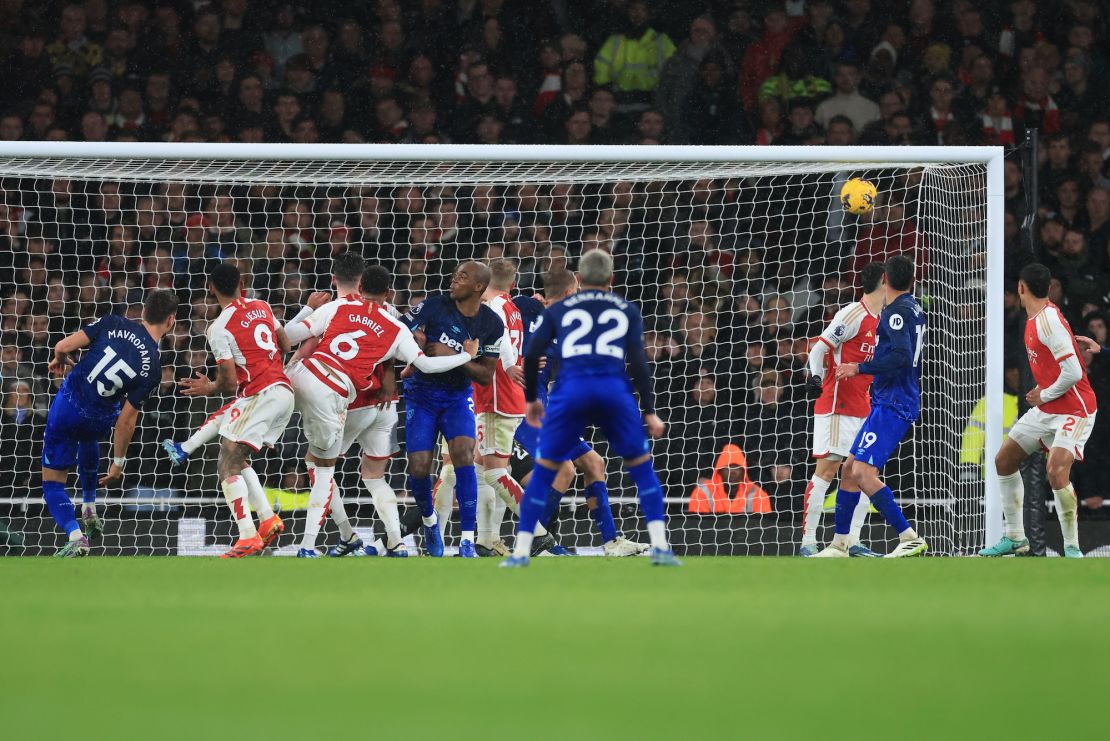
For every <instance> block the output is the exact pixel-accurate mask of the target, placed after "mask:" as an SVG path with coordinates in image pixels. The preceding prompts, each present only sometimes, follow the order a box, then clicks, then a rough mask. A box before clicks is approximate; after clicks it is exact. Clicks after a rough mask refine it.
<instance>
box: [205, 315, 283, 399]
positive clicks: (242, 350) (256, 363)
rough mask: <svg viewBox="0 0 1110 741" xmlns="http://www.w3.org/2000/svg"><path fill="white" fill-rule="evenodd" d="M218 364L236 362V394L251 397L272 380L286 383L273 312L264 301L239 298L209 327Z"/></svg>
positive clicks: (269, 384) (210, 339)
mask: <svg viewBox="0 0 1110 741" xmlns="http://www.w3.org/2000/svg"><path fill="white" fill-rule="evenodd" d="M208 346H209V347H210V348H211V349H212V354H213V355H214V356H215V358H216V362H217V363H235V370H236V375H237V376H238V378H239V391H238V394H239V396H253V395H254V394H257V393H258V392H259V391H261V390H262V389H264V388H266V387H267V386H273V385H274V384H275V383H281V384H285V385H286V386H288V385H289V379H288V378H286V377H285V368H284V367H283V365H282V356H281V350H280V349H279V348H278V346H277V332H276V324H275V322H274V312H273V310H272V309H271V308H270V305H269V304H268V303H266V302H265V301H258V300H256V299H247V298H239V299H236V300H235V301H233V302H231V303H230V304H228V306H227V308H225V309H224V310H223V311H221V312H220V315H219V316H218V317H216V321H214V322H212V324H211V326H209V328H208Z"/></svg>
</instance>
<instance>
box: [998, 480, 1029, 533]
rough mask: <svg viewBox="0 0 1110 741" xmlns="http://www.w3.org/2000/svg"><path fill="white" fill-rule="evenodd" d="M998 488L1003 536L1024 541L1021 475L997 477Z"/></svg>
mask: <svg viewBox="0 0 1110 741" xmlns="http://www.w3.org/2000/svg"><path fill="white" fill-rule="evenodd" d="M998 487H999V488H1000V489H1001V490H1002V517H1003V520H1004V521H1005V526H1006V532H1005V535H1006V537H1007V538H1009V539H1010V540H1025V513H1024V512H1023V511H1022V508H1023V507H1024V506H1025V482H1024V481H1023V480H1022V478H1021V473H1017V472H1015V473H1011V474H1010V475H1009V476H999V477H998Z"/></svg>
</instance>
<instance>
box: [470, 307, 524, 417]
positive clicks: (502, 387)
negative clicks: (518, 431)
mask: <svg viewBox="0 0 1110 741" xmlns="http://www.w3.org/2000/svg"><path fill="white" fill-rule="evenodd" d="M486 305H487V306H489V307H490V308H491V309H493V311H494V313H495V314H497V317H498V318H499V319H500V320H501V323H502V324H504V325H505V335H506V336H507V337H508V345H509V346H510V347H511V348H512V352H514V353H515V354H516V357H515V358H513V363H512V364H513V365H523V363H524V361H523V356H524V346H523V345H524V321H523V320H522V319H521V318H520V309H518V308H516V304H514V303H513V302H512V299H510V298H509V294H507V293H502V294H501V295H499V296H494V297H493V298H491V299H490V300H489V301H487V302H486ZM501 344H502V353H504V352H505V344H506V343H505V342H502V343H501ZM524 406H525V402H524V387H523V386H521V385H520V384H519V383H517V382H516V381H514V380H513V379H512V378H510V377H509V374H508V372H507V371H506V370H505V366H504V365H502V364H501V361H500V359H499V360H498V362H497V368H496V370H494V372H493V380H492V381H491V382H490V384H489V385H488V386H482V385H481V384H477V383H476V384H474V410H475V411H476V412H477V413H478V414H484V413H489V412H493V413H494V414H500V415H501V416H503V417H523V416H524Z"/></svg>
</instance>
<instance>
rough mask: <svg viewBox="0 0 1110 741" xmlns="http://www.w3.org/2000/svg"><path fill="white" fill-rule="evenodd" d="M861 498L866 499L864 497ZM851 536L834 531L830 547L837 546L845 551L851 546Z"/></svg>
mask: <svg viewBox="0 0 1110 741" xmlns="http://www.w3.org/2000/svg"><path fill="white" fill-rule="evenodd" d="M861 498H862V499H866V497H861ZM851 537H852V536H851V535H841V534H840V533H834V534H833V539H832V547H833V548H839V549H840V550H842V551H847V550H848V549H849V548H851V547H852V543H851V541H850V538H851Z"/></svg>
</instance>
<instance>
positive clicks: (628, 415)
mask: <svg viewBox="0 0 1110 741" xmlns="http://www.w3.org/2000/svg"><path fill="white" fill-rule="evenodd" d="M544 354H550V355H557V357H558V359H559V372H558V375H557V376H556V379H555V385H554V387H553V388H552V389H551V400H550V405H549V407H548V410H547V415H546V416H545V417H544V422H543V426H542V428H541V429H540V435H539V445H538V448H537V451H536V453H537V457H539V458H545V459H548V460H553V461H560V460H568V459H569V458H570V456H571V455H573V453H574V451H575V450H577V449H578V447H579V444H580V443H581V435H582V431H583V430H584V428H585V427H586V426H587V425H597V426H599V427H601V429H602V431H603V432H604V433H605V436H606V437H607V438H608V439H609V443H610V447H611V448H612V450H613V451H614V452H615V453H616V454H617V455H619V456H621V457H623V458H635V457H638V456H640V455H643V454H645V453H647V452H648V450H649V447H648V442H647V436H646V434H645V432H644V427H643V421H642V419H641V416H640V408H642V409H643V411H644V413H652V412H654V402H653V397H652V390H651V371H650V369H649V368H648V364H647V356H646V354H645V353H644V338H643V318H642V317H641V315H640V310H639V309H637V308H636V306H635V305H634V304H632V303H631V302H629V301H626V300H625V299H623V298H621V297H620V296H618V295H616V294H615V293H612V292H610V291H602V290H587V291H580V292H579V293H576V294H574V295H573V296H570V297H568V298H565V299H563V300H562V301H559V302H558V303H555V304H553V305H552V306H550V307H548V309H547V310H546V311H545V312H544V313H543V315H542V317H541V318H540V321H539V323H538V324H537V326H536V328H535V331H534V332H533V334H532V337H531V339H530V341H529V343H528V347H527V348H526V349H525V351H524V358H525V361H524V375H525V396H526V398H527V399H528V400H529V401H533V400H535V399H536V398H537V396H538V393H539V388H538V386H539V383H538V381H539V359H540V358H541V357H543V356H544ZM630 376H631V379H630ZM630 380H631V381H632V383H629V381H630ZM633 385H635V388H636V390H637V391H638V392H639V394H640V403H639V405H637V404H636V398H635V396H633V394H632V387H633ZM638 407H639V408H638Z"/></svg>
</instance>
